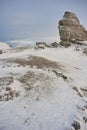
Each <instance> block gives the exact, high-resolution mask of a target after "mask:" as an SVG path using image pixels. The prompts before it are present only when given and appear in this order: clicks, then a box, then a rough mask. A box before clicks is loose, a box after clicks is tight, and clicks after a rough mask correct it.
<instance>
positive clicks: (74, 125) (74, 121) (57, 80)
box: [0, 45, 87, 130]
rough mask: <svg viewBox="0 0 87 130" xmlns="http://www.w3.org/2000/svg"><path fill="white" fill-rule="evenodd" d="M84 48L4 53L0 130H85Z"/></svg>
mask: <svg viewBox="0 0 87 130" xmlns="http://www.w3.org/2000/svg"><path fill="white" fill-rule="evenodd" d="M86 48H87V47H86V46H84V45H72V46H70V47H68V48H65V47H62V46H57V48H55V47H54V48H52V47H44V48H41V47H40V48H35V47H33V48H29V47H20V48H15V49H8V50H6V49H5V51H4V53H2V54H0V130H20V129H21V130H49V129H50V130H87V53H86V51H85V52H84V50H86Z"/></svg>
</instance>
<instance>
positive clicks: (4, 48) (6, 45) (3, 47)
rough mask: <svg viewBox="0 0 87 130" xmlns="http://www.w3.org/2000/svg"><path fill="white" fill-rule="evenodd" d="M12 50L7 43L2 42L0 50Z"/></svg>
mask: <svg viewBox="0 0 87 130" xmlns="http://www.w3.org/2000/svg"><path fill="white" fill-rule="evenodd" d="M6 49H11V48H10V46H9V45H8V44H7V43H5V42H0V50H6Z"/></svg>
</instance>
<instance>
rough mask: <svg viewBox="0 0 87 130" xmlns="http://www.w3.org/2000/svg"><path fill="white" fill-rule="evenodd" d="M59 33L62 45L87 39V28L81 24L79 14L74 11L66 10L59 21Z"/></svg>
mask: <svg viewBox="0 0 87 130" xmlns="http://www.w3.org/2000/svg"><path fill="white" fill-rule="evenodd" d="M58 24H59V25H58V28H59V34H60V39H61V42H60V43H61V44H62V45H65V46H66V45H69V44H70V42H73V43H75V42H76V41H84V40H87V30H85V28H84V27H83V25H81V24H80V22H79V19H78V18H77V16H76V15H75V14H74V13H72V12H65V13H64V16H63V18H62V19H61V20H60V21H59V23H58Z"/></svg>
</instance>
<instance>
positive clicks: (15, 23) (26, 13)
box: [0, 0, 87, 41]
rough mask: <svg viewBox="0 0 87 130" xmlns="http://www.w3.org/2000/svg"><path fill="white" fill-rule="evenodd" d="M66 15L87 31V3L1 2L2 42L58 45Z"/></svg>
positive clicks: (57, 0) (83, 0)
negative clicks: (74, 18)
mask: <svg viewBox="0 0 87 130" xmlns="http://www.w3.org/2000/svg"><path fill="white" fill-rule="evenodd" d="M65 11H70V12H74V13H75V14H76V15H77V16H78V18H79V20H80V23H81V24H82V25H84V27H85V28H87V16H86V12H87V0H0V41H13V40H15V41H23V40H29V41H58V40H59V32H58V21H59V20H60V19H61V18H62V17H63V15H64V12H65Z"/></svg>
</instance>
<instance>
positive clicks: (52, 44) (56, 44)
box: [51, 42, 59, 48]
mask: <svg viewBox="0 0 87 130" xmlns="http://www.w3.org/2000/svg"><path fill="white" fill-rule="evenodd" d="M58 46H59V45H58V43H57V42H53V43H51V47H53V48H56V47H58Z"/></svg>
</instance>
